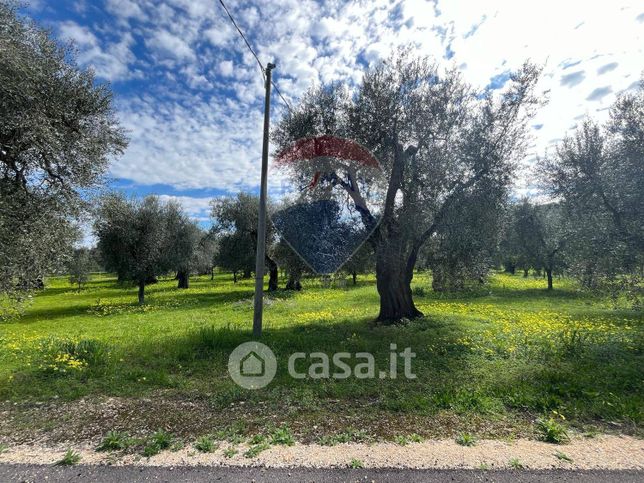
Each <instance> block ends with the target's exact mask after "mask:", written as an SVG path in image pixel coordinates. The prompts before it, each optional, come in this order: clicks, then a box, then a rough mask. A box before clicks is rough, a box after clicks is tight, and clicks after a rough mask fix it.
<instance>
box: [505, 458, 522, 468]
mask: <svg viewBox="0 0 644 483" xmlns="http://www.w3.org/2000/svg"><path fill="white" fill-rule="evenodd" d="M508 465H510V468H512V469H513V470H522V469H523V468H525V466H523V463H521V461H519V458H511V459H510V461H509V462H508Z"/></svg>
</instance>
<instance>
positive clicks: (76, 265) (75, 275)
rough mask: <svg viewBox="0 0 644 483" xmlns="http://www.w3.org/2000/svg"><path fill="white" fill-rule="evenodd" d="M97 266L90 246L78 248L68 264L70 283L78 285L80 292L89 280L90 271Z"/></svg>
mask: <svg viewBox="0 0 644 483" xmlns="http://www.w3.org/2000/svg"><path fill="white" fill-rule="evenodd" d="M95 266H96V265H95V262H94V260H93V259H92V253H91V251H90V249H89V248H85V247H81V248H76V249H75V250H74V253H73V254H72V256H71V259H70V261H69V263H68V266H67V270H68V273H69V283H71V284H72V285H77V286H78V291H79V292H80V290H81V288H82V287H83V285H85V284H86V283H87V282H89V275H90V272H91V271H92V269H93V268H95Z"/></svg>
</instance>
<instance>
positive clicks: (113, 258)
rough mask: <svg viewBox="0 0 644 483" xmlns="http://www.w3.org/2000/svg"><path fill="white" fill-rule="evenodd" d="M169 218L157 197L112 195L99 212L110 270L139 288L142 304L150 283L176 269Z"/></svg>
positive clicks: (99, 234)
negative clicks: (129, 197) (141, 198)
mask: <svg viewBox="0 0 644 483" xmlns="http://www.w3.org/2000/svg"><path fill="white" fill-rule="evenodd" d="M169 218H170V217H169V209H168V206H167V205H164V204H163V203H161V202H160V201H159V198H157V197H156V196H148V197H146V198H145V199H143V200H137V199H128V198H126V197H124V196H123V195H120V194H110V195H107V196H105V197H104V198H103V199H102V200H101V203H100V205H99V207H98V209H97V213H96V221H95V223H94V233H95V235H96V237H97V239H98V248H99V249H100V251H101V254H102V257H103V260H104V261H105V265H106V268H107V269H108V270H112V271H115V272H117V273H118V274H119V276H121V277H122V279H123V280H128V281H132V282H134V283H135V284H136V285H137V286H138V289H139V304H143V303H144V302H145V286H146V284H148V283H149V282H150V280H153V279H155V278H156V277H157V276H159V275H161V274H164V273H167V272H168V271H169V270H171V269H173V268H174V267H173V262H174V259H173V258H172V257H171V256H170V254H169V253H168V247H169V246H171V243H170V236H169V235H170V233H171V232H170V230H169V223H168V220H169Z"/></svg>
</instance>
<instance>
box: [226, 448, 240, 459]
mask: <svg viewBox="0 0 644 483" xmlns="http://www.w3.org/2000/svg"><path fill="white" fill-rule="evenodd" d="M237 453H239V451H238V450H237V448H233V447H232V446H231V447H230V448H226V449H225V450H224V457H225V458H232V457H233V456H235V455H236V454H237Z"/></svg>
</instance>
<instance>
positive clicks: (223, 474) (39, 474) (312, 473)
mask: <svg viewBox="0 0 644 483" xmlns="http://www.w3.org/2000/svg"><path fill="white" fill-rule="evenodd" d="M41 481H47V482H52V481H53V482H57V481H61V482H77V481H92V482H108V483H111V482H114V483H117V482H118V483H120V482H144V481H159V482H163V481H167V482H186V483H187V482H191V483H192V482H195V483H199V482H206V481H207V482H228V481H230V482H233V481H234V482H244V481H247V482H255V483H260V482H269V481H270V482H273V481H277V482H290V481H292V482H334V483H335V482H396V483H407V482H416V481H421V482H441V483H442V482H471V481H474V482H476V481H482V482H499V483H506V482H507V483H515V482H516V483H524V482H551V481H552V482H580V483H581V482H583V483H612V482H627V483H631V482H632V483H641V482H642V481H644V472H638V471H572V470H570V471H564V470H539V471H530V470H518V471H509V470H498V471H496V470H495V471H481V470H399V469H391V470H387V469H374V470H370V469H361V470H357V469H356V470H354V469H305V468H295V469H266V468H229V467H203V466H202V467H195V466H191V467H168V468H166V467H151V466H89V465H88V466H84V465H78V466H71V467H62V466H44V465H42V466H39V465H8V464H0V482H2V483H5V482H7V483H9V482H41Z"/></svg>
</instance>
